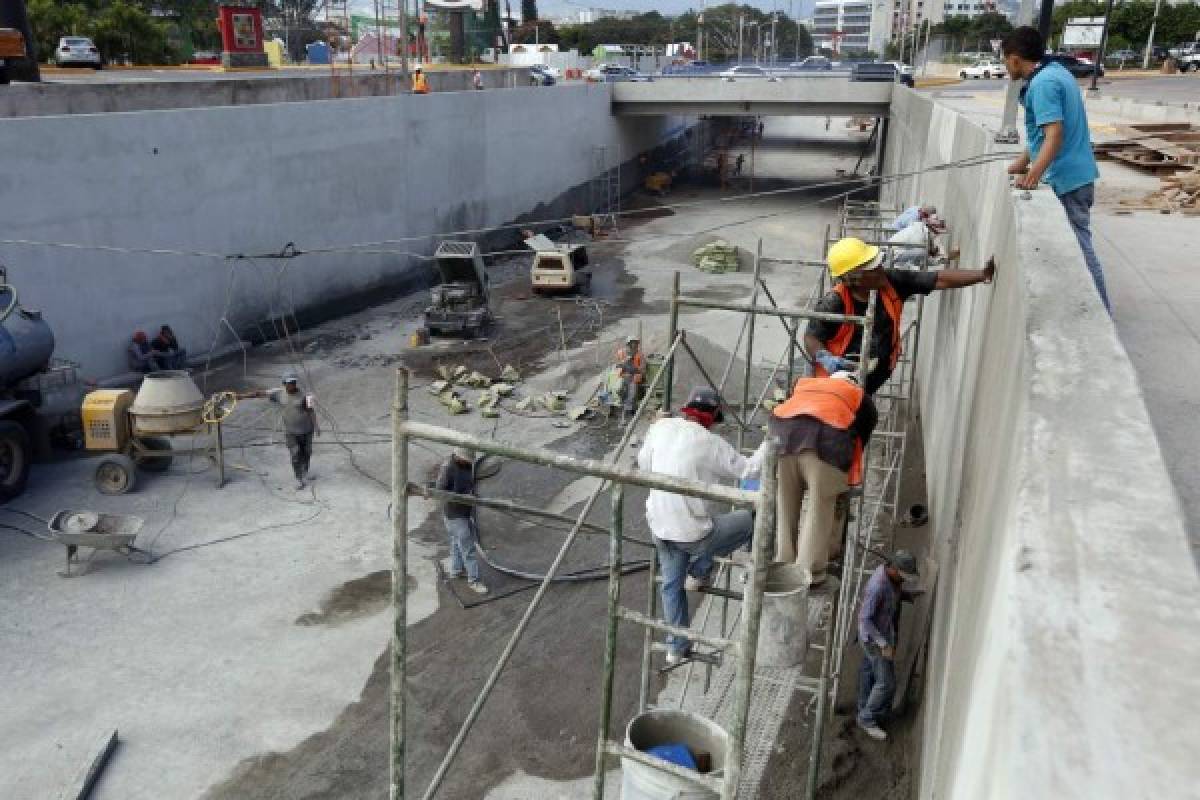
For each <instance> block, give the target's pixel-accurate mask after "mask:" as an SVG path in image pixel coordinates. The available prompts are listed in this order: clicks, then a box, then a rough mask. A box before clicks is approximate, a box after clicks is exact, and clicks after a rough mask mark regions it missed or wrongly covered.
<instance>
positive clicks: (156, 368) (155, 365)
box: [125, 331, 166, 373]
mask: <svg viewBox="0 0 1200 800" xmlns="http://www.w3.org/2000/svg"><path fill="white" fill-rule="evenodd" d="M125 358H126V360H127V361H128V362H129V368H130V369H131V370H133V371H134V372H142V373H148V372H161V371H162V370H164V369H166V367H164V366H163V363H162V359H160V358H159V356H158V354H157V353H155V352H154V350H153V349H152V348H151V347H150V340H149V339H147V338H146V332H145V331H134V333H133V338H132V339H130V340H129V346H128V347H126V348H125Z"/></svg>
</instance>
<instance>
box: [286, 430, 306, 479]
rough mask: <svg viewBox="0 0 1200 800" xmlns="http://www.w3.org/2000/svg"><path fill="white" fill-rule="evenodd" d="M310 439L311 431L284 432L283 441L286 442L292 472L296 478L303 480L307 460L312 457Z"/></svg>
mask: <svg viewBox="0 0 1200 800" xmlns="http://www.w3.org/2000/svg"><path fill="white" fill-rule="evenodd" d="M312 440H313V435H312V434H311V433H287V434H284V437H283V441H284V443H285V444H287V449H288V455H290V456H291V457H292V472H294V473H295V474H296V480H298V481H302V480H304V476H305V475H307V474H308V462H309V461H310V460H311V459H312Z"/></svg>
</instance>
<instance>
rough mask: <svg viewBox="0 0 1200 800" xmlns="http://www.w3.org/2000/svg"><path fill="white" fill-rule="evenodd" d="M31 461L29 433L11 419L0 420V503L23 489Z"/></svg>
mask: <svg viewBox="0 0 1200 800" xmlns="http://www.w3.org/2000/svg"><path fill="white" fill-rule="evenodd" d="M32 461H33V452H32V450H31V449H30V447H29V434H28V433H26V432H25V429H24V428H22V427H21V426H20V425H18V424H17V423H15V422H13V421H11V420H3V421H0V503H3V502H8V501H9V500H11V499H13V498H14V497H16V496H17V495H19V494H21V492H23V491H25V483H26V482H27V481H28V480H29V465H30V463H31V462H32Z"/></svg>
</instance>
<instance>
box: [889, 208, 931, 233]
mask: <svg viewBox="0 0 1200 800" xmlns="http://www.w3.org/2000/svg"><path fill="white" fill-rule="evenodd" d="M936 216H937V207H936V206H909V207H908V208H906V209H904V210H903V211H901V212H900V214H899V215H898V216H897V217H896V218H895V219H894V220H892V224H891V225H889V226H888V227H889V228H891V229H892V230H894V231H902V230H904V229H905V228H907V227H908V226H909V225H912V224H913V223H914V222H919V221H920V220H924V219H929V218H930V217H936Z"/></svg>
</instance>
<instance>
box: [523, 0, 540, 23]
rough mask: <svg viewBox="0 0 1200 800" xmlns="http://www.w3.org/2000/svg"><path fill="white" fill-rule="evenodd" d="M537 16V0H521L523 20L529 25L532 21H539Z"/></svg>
mask: <svg viewBox="0 0 1200 800" xmlns="http://www.w3.org/2000/svg"><path fill="white" fill-rule="evenodd" d="M537 18H538V8H537V0H521V22H522V23H524V24H526V25H528V24H529V23H530V22H537Z"/></svg>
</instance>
